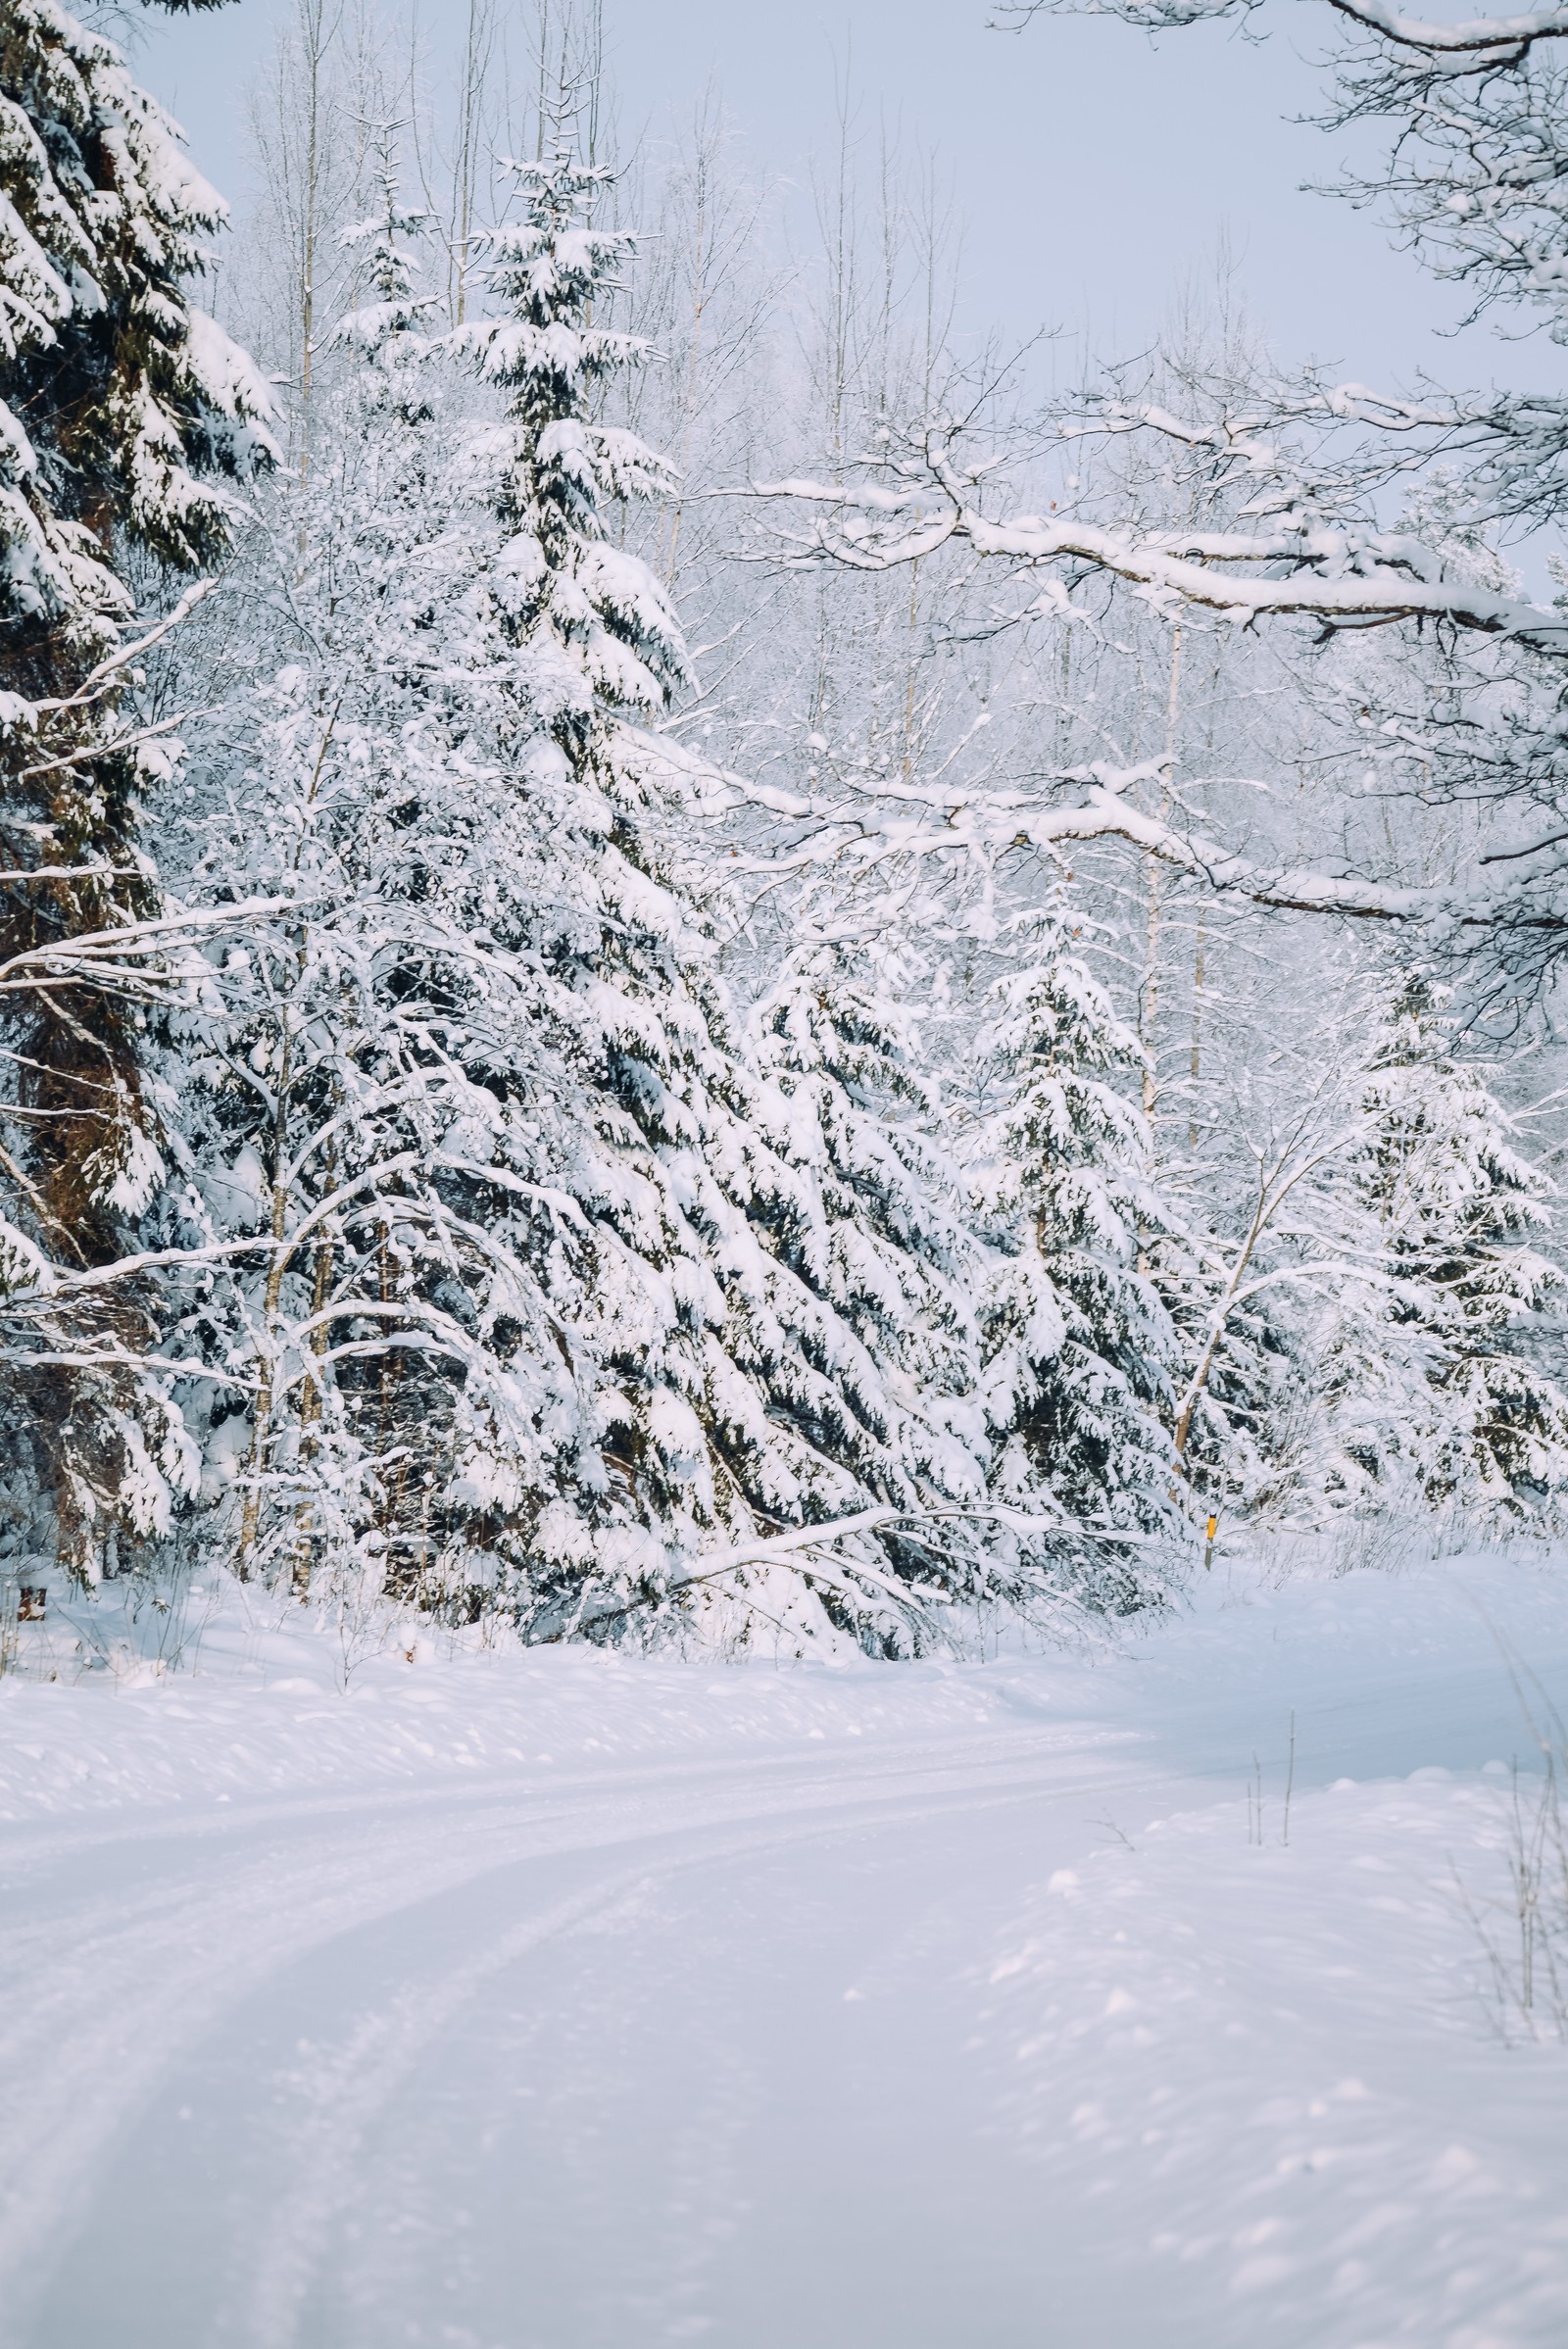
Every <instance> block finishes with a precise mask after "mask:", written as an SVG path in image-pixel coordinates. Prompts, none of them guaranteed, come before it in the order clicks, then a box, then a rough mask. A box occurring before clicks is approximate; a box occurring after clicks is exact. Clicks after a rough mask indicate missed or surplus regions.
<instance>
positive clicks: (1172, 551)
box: [744, 455, 1568, 656]
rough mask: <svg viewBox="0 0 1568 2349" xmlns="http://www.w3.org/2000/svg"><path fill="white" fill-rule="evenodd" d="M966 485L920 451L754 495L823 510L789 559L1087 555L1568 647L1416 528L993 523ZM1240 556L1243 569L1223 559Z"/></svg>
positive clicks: (1244, 598)
mask: <svg viewBox="0 0 1568 2349" xmlns="http://www.w3.org/2000/svg"><path fill="white" fill-rule="evenodd" d="M967 486H968V485H967V484H965V483H964V482H963V481H962V480H961V478H960V476H959V475H958V474H957V473H956V471H954V470H953V468H952V467H951V466H950V465H948V464H947V463H946V462H945V461H944V460H943V459H942V457H941V456H940V455H933V456H932V458H931V461H930V473H929V477H928V480H927V481H925V482H923V483H920V484H917V485H914V486H911V487H906V488H896V489H895V488H883V487H881V486H880V485H878V484H875V483H870V484H863V483H862V484H838V483H828V482H818V481H810V480H787V481H763V482H756V483H754V484H752V485H751V488H750V490H749V491H748V492H747V493H744V494H748V495H750V496H753V497H756V498H767V499H780V500H788V501H790V502H791V503H792V504H795V505H802V506H809V507H810V506H814V507H819V508H823V509H826V510H828V513H829V514H830V515H831V518H830V519H823V520H821V521H819V522H818V523H817V524H816V526H815V528H814V529H813V530H812V531H811V532H810V533H809V535H808V536H807V537H806V538H805V539H803V540H799V541H797V542H795V553H794V560H795V561H796V562H798V563H834V564H838V565H842V566H843V567H845V568H847V569H851V570H861V571H890V570H896V569H900V568H902V567H904V566H905V565H907V564H908V563H919V562H924V561H926V560H927V559H928V558H929V557H930V556H932V555H934V554H936V553H938V552H939V551H940V550H941V549H942V548H943V547H946V546H952V545H956V544H966V545H968V546H970V547H972V548H973V549H974V552H975V553H976V554H977V555H980V556H982V557H992V558H998V559H1001V560H1004V561H1005V562H1008V563H1014V564H1017V565H1020V566H1022V567H1024V568H1029V569H1033V568H1036V567H1044V566H1045V565H1047V564H1065V565H1068V566H1072V565H1079V566H1083V565H1087V566H1088V567H1089V568H1091V569H1093V570H1097V571H1103V572H1106V573H1108V574H1110V575H1111V576H1113V577H1115V578H1119V579H1125V580H1126V581H1127V582H1128V583H1129V584H1130V585H1131V586H1134V587H1136V588H1139V589H1141V590H1143V591H1144V593H1145V595H1146V596H1147V598H1148V600H1149V601H1150V602H1152V604H1153V605H1154V606H1155V607H1156V609H1159V610H1164V611H1175V610H1177V609H1179V608H1180V607H1181V606H1182V605H1186V604H1195V605H1198V606H1201V608H1203V609H1205V610H1207V611H1211V612H1219V613H1221V614H1222V615H1223V616H1224V617H1225V618H1227V619H1230V620H1233V621H1236V622H1239V623H1243V624H1250V623H1251V622H1252V621H1254V620H1256V619H1259V618H1262V617H1265V616H1276V617H1281V618H1318V619H1322V620H1324V621H1326V622H1328V623H1329V624H1330V625H1334V624H1336V623H1337V624H1341V625H1346V624H1362V625H1366V624H1370V623H1378V622H1391V621H1395V620H1421V619H1433V620H1436V619H1441V620H1447V621H1449V622H1450V623H1452V624H1453V625H1454V626H1456V627H1461V628H1469V629H1476V630H1479V631H1481V632H1482V633H1483V634H1486V635H1489V636H1499V637H1506V638H1509V639H1511V640H1512V641H1514V642H1517V643H1520V644H1525V645H1528V646H1530V647H1531V648H1532V649H1534V650H1537V651H1541V652H1549V653H1554V654H1556V655H1558V656H1562V655H1565V654H1568V618H1565V617H1564V615H1563V614H1562V613H1560V612H1550V611H1546V610H1544V609H1543V608H1542V607H1541V606H1539V605H1535V604H1528V603H1522V602H1520V601H1519V599H1518V598H1517V597H1512V596H1506V595H1501V594H1498V593H1497V592H1496V591H1495V589H1492V588H1488V587H1484V586H1480V585H1478V584H1476V583H1474V582H1472V581H1469V580H1464V579H1458V578H1452V577H1443V576H1432V575H1429V574H1430V573H1431V572H1436V571H1439V570H1440V567H1441V566H1440V565H1438V563H1436V561H1435V559H1433V558H1432V557H1431V556H1430V555H1429V553H1428V551H1427V550H1426V549H1425V548H1424V547H1422V545H1421V544H1420V542H1419V541H1418V540H1416V539H1413V538H1410V537H1409V536H1407V535H1406V534H1404V533H1400V532H1378V531H1365V532H1361V531H1357V530H1353V529H1350V528H1348V527H1345V526H1340V527H1331V526H1328V525H1326V524H1324V523H1321V522H1313V521H1310V520H1304V521H1303V522H1302V523H1301V524H1300V525H1299V527H1297V526H1287V527H1283V528H1278V529H1274V530H1266V531H1255V532H1250V531H1240V530H1223V531H1201V530H1200V531H1184V532H1177V531H1152V532H1139V531H1136V530H1107V529H1103V528H1102V527H1100V526H1098V525H1097V524H1095V523H1092V522H1085V521H1081V520H1078V519H1076V518H1075V517H1073V516H1071V515H1064V516H1062V517H1061V518H1060V519H1054V518H1048V517H1043V516H1041V515H1037V514H1021V515H1018V516H1016V517H1014V518H1011V519H1005V520H1000V521H993V520H992V519H990V518H989V517H988V516H987V515H986V514H983V513H982V512H981V511H980V510H979V508H978V507H976V506H975V505H974V504H973V503H972V502H971V501H970V499H969V498H968V497H967V496H966V495H965V494H964V493H965V489H966V487H967ZM1247 564H1250V565H1252V566H1253V568H1252V569H1251V570H1250V571H1240V570H1238V569H1237V568H1235V567H1233V566H1237V565H1247Z"/></svg>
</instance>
